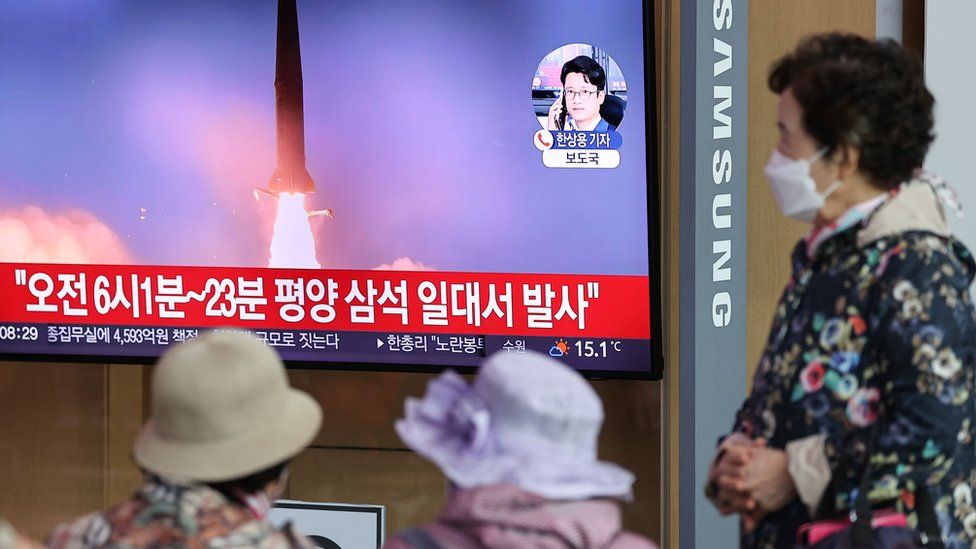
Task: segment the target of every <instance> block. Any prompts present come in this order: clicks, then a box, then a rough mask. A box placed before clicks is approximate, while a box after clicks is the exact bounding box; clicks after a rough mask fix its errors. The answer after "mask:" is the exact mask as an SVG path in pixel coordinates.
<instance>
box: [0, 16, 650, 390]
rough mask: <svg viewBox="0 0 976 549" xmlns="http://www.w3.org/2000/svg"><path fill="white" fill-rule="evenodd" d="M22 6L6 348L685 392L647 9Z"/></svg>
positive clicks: (10, 45) (2, 48) (2, 258)
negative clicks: (669, 337)
mask: <svg viewBox="0 0 976 549" xmlns="http://www.w3.org/2000/svg"><path fill="white" fill-rule="evenodd" d="M0 9H2V13H3V16H2V17H0V59H3V62H2V63H0V289H2V296H3V299H0V355H2V356H4V357H6V358H26V359H58V360H80V361H84V360H108V361H135V362H144V361H150V360H152V359H153V358H155V357H157V356H158V355H159V354H160V353H161V352H162V351H163V350H164V349H165V347H166V346H167V345H171V344H173V343H177V342H180V341H184V340H186V339H190V338H193V337H195V336H196V335H197V334H199V332H200V331H201V330H207V329H248V330H251V331H254V332H256V333H257V334H258V335H259V336H260V337H262V338H263V339H264V340H265V341H267V342H268V343H269V344H270V345H272V346H274V347H275V348H276V349H277V350H278V351H279V352H280V354H281V355H282V356H283V357H284V358H285V359H286V361H287V362H288V364H289V365H292V366H303V367H342V368H385V369H437V368H441V367H455V368H462V369H464V368H465V367H472V366H476V365H477V364H478V362H479V361H480V359H481V358H482V357H484V356H486V355H488V354H491V353H494V352H498V351H501V352H512V353H519V352H525V351H526V350H535V351H539V352H542V353H546V354H549V355H551V356H553V357H556V358H558V359H559V360H563V361H565V362H567V363H568V364H570V365H572V366H573V367H575V368H577V369H579V370H581V371H584V372H588V373H599V374H600V375H608V376H636V377H653V376H656V375H658V374H659V373H660V349H659V347H660V338H659V333H660V332H659V326H658V322H659V319H657V318H655V316H656V315H655V313H653V312H652V311H656V310H657V304H656V302H654V301H656V298H655V299H652V297H651V296H652V295H655V296H656V291H657V280H656V279H655V277H654V276H651V275H652V273H653V274H655V276H656V272H657V271H656V267H655V265H656V264H657V262H658V255H657V250H656V248H657V246H656V243H655V242H654V240H656V238H657V233H656V229H654V227H656V222H657V216H658V213H657V211H656V204H657V200H656V197H655V193H656V174H655V171H654V165H655V158H654V156H655V155H656V152H655V147H654V143H653V141H654V140H653V134H654V131H655V128H654V116H653V108H652V107H653V105H654V104H655V102H654V90H653V85H652V83H653V82H654V79H653V64H652V60H653V56H652V55H651V53H650V42H651V40H652V31H651V28H650V27H651V26H650V23H649V14H648V13H646V11H645V10H646V9H647V7H646V6H645V3H644V2H641V1H637V0H605V1H602V2H593V1H577V0H567V1H563V2H559V3H554V2H544V1H526V0H492V1H470V2H442V1H435V0H409V1H398V2H394V1H379V0H372V1H370V0H334V1H321V2H297V5H296V2H295V0H280V1H279V2H274V1H272V0H260V1H258V0H249V1H242V0H234V1H228V0H224V1H200V0H168V1H166V2H122V1H104V2H72V1H67V0H37V1H33V2H15V3H8V4H6V5H4V6H3V7H2V8H0ZM652 319H653V322H652Z"/></svg>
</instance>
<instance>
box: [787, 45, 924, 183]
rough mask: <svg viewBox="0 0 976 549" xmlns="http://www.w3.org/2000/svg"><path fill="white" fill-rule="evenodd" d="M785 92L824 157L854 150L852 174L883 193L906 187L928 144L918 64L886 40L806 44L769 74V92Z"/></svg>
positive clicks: (902, 49)
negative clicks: (867, 179) (855, 162)
mask: <svg viewBox="0 0 976 549" xmlns="http://www.w3.org/2000/svg"><path fill="white" fill-rule="evenodd" d="M787 88H790V89H791V90H792V91H793V94H794V95H795V96H796V99H797V101H798V102H799V103H800V105H801V106H802V107H803V125H804V127H805V129H806V131H807V132H809V133H810V135H812V136H813V137H814V139H816V140H817V141H818V142H819V144H820V145H821V146H826V147H827V149H828V154H829V153H833V152H834V151H835V150H836V149H837V148H838V147H854V148H857V149H858V150H859V151H860V161H859V165H858V167H859V169H860V170H861V171H863V172H864V173H865V174H867V175H868V176H869V177H870V178H871V180H872V182H873V183H874V184H875V185H877V186H879V187H881V188H883V189H891V188H894V187H896V186H897V185H899V184H900V183H902V182H903V181H906V180H908V179H909V178H910V177H911V176H912V172H914V171H915V169H916V168H920V167H921V166H922V163H923V162H924V161H925V155H926V154H928V150H929V145H930V144H931V143H932V140H933V139H934V138H935V135H934V134H933V133H932V126H933V118H932V107H933V105H934V103H935V100H934V98H933V97H932V94H931V93H930V92H929V90H928V88H926V87H925V75H924V72H923V71H922V62H921V60H919V58H918V57H917V56H916V55H915V54H913V53H910V52H908V51H907V50H905V49H904V48H902V47H901V46H900V45H898V44H897V43H896V42H894V41H892V40H880V41H874V40H867V39H865V38H862V37H860V36H856V35H851V34H838V33H829V34H820V35H815V36H811V37H809V38H806V39H804V40H803V41H801V42H800V44H799V45H798V46H797V47H796V49H795V50H794V51H793V52H791V53H789V54H787V55H786V56H784V57H783V58H781V59H780V60H779V61H777V62H776V63H774V64H773V68H772V71H771V72H770V74H769V89H771V90H772V91H773V92H775V93H776V94H781V93H783V91H785V90H786V89H787Z"/></svg>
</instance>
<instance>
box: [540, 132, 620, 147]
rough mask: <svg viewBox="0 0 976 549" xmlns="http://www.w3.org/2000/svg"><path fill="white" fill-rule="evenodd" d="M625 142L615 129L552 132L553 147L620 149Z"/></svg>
mask: <svg viewBox="0 0 976 549" xmlns="http://www.w3.org/2000/svg"><path fill="white" fill-rule="evenodd" d="M623 142H624V139H623V137H621V135H620V134H619V133H618V132H616V131H613V130H611V131H608V132H584V131H554V132H552V148H553V149H619V148H620V145H622V144H623Z"/></svg>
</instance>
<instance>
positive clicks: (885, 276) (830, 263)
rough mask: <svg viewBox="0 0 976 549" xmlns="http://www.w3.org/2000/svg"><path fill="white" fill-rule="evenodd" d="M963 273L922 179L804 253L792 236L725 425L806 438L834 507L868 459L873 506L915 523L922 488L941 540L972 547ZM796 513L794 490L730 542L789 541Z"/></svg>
mask: <svg viewBox="0 0 976 549" xmlns="http://www.w3.org/2000/svg"><path fill="white" fill-rule="evenodd" d="M974 273H976V264H974V261H973V257H972V255H971V254H970V252H969V251H968V250H966V248H965V247H964V246H963V245H962V244H960V243H959V242H958V241H956V240H955V239H954V238H953V237H952V235H951V233H950V232H949V229H948V225H947V224H946V221H945V217H944V213H943V211H942V206H941V204H940V202H939V200H938V199H937V193H936V191H935V190H934V188H933V187H932V185H931V184H930V183H929V182H926V181H913V182H911V183H909V184H907V185H905V186H903V187H902V189H901V191H900V192H898V193H897V194H895V195H893V196H892V197H891V198H889V199H888V200H887V201H886V202H885V203H884V204H882V205H881V206H880V207H879V208H878V209H876V210H875V211H874V212H873V213H872V214H870V215H869V216H868V217H867V218H865V219H864V220H863V221H861V222H859V223H857V224H855V225H854V226H852V227H850V228H848V229H846V230H841V231H840V232H838V233H837V234H835V235H833V236H832V237H830V238H829V239H828V240H826V241H824V242H823V243H822V244H821V245H820V246H819V248H818V249H817V251H816V253H815V254H814V255H813V257H812V258H810V257H809V255H808V253H807V245H806V242H805V241H801V242H800V243H799V244H798V245H797V247H796V249H795V251H794V253H793V273H792V276H791V277H790V280H789V282H788V283H787V285H786V289H785V291H784V292H783V296H782V299H781V301H780V303H779V306H778V307H777V309H776V314H775V317H774V319H773V324H772V328H771V330H770V335H769V340H768V342H767V346H766V349H765V351H764V353H763V355H762V358H761V361H760V363H759V365H758V368H757V370H756V375H755V380H754V381H753V386H752V392H751V394H750V396H749V398H748V399H747V400H746V401H745V403H744V404H743V406H742V408H741V409H740V411H739V413H738V415H737V417H736V421H735V425H734V430H735V431H738V432H742V433H745V434H746V435H748V436H751V437H764V438H766V439H767V441H768V442H769V445H770V446H772V447H776V448H781V449H783V448H786V447H787V445H788V444H790V443H796V442H798V441H814V442H815V444H817V445H819V448H818V450H819V451H820V452H821V453H822V454H823V455H825V457H826V460H825V463H826V466H827V467H829V470H825V475H826V476H825V477H824V481H825V482H827V487H826V490H825V491H824V492H823V494H824V495H823V497H822V498H821V501H820V509H821V510H822V511H821V512H822V513H823V514H842V513H846V511H847V510H848V509H849V507H850V504H851V502H852V500H853V498H854V497H855V495H856V494H857V485H858V483H859V480H860V478H861V476H862V474H863V473H864V471H865V465H866V464H867V463H868V462H869V461H870V462H871V464H872V465H871V467H872V468H871V471H872V472H871V474H870V479H871V491H870V493H869V497H870V499H871V500H872V502H875V503H876V504H878V505H883V506H894V507H896V508H897V509H898V510H900V511H902V512H905V513H906V514H908V517H909V521H910V524H915V522H914V521H916V520H917V514H916V492H917V488H918V487H919V486H920V485H922V484H925V485H926V486H927V487H928V492H929V495H930V497H931V498H932V499H933V500H934V507H935V512H936V515H937V518H938V521H939V524H940V527H941V529H942V533H943V537H944V539H945V540H946V546H947V547H970V546H972V544H973V541H974V540H976V506H974V503H973V497H974V496H973V487H974V486H976V471H974V465H976V463H974V461H976V459H974V446H973V435H974V425H973V412H974V398H973V390H974V373H976V314H974V309H973V303H972V301H971V297H970V292H969V286H970V284H971V283H972V281H973V276H974ZM868 454H870V455H868ZM792 459H793V456H792V455H791V460H792ZM814 507H816V506H814ZM821 518H822V517H821ZM809 520H811V516H810V512H809V511H808V506H807V505H804V503H803V502H801V500H800V499H799V498H796V499H794V500H793V501H792V502H790V503H789V504H787V505H786V506H785V507H784V508H782V509H780V510H779V511H777V512H776V513H773V514H772V515H769V516H768V517H766V519H765V520H764V521H763V522H762V523H761V524H760V526H759V528H758V529H757V531H756V532H755V533H753V534H752V535H744V536H743V539H742V546H743V547H764V548H765V547H776V548H780V547H793V544H794V541H795V536H796V530H797V528H798V526H799V525H800V524H802V523H803V522H807V521H809Z"/></svg>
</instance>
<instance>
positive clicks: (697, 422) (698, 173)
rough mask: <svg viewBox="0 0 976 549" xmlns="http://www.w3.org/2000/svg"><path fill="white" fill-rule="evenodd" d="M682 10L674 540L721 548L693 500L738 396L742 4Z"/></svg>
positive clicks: (691, 5)
mask: <svg viewBox="0 0 976 549" xmlns="http://www.w3.org/2000/svg"><path fill="white" fill-rule="evenodd" d="M681 6H682V13H681V181H680V205H681V211H680V221H681V230H680V236H679V238H680V239H681V242H680V249H681V254H680V257H681V260H680V270H681V276H680V282H679V286H680V292H679V295H680V302H681V304H680V326H681V328H680V332H679V333H680V338H681V353H680V364H679V366H680V376H679V377H680V382H679V383H680V389H679V410H680V418H679V430H680V433H679V459H678V462H679V466H678V468H679V477H680V479H679V484H680V486H681V489H680V502H681V503H680V516H679V524H680V533H679V536H680V541H681V546H682V547H725V546H727V545H728V544H729V540H730V539H735V538H736V537H737V530H738V528H737V525H736V521H734V520H732V519H723V518H722V517H720V516H719V515H718V513H717V512H716V511H715V509H714V508H713V507H712V506H711V505H710V504H709V503H708V502H707V501H706V500H705V498H704V497H702V496H701V494H702V492H703V490H704V483H705V479H706V476H707V472H708V464H709V461H710V460H711V459H712V456H713V455H714V451H715V441H716V440H717V439H718V437H719V436H721V435H722V434H724V433H726V432H727V431H728V429H729V428H730V426H731V424H732V418H733V416H734V415H735V411H736V409H737V407H738V406H739V404H740V403H741V402H742V399H743V398H744V397H745V391H746V195H747V190H748V187H747V183H748V182H747V171H746V168H747V145H748V143H747V142H748V137H747V127H746V115H747V110H746V107H747V104H746V103H747V102H746V99H747V95H748V74H747V67H746V60H747V58H748V56H747V52H746V49H747V47H748V29H747V23H748V19H749V17H748V6H749V4H748V2H747V1H746V0H691V1H687V2H682V3H681Z"/></svg>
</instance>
